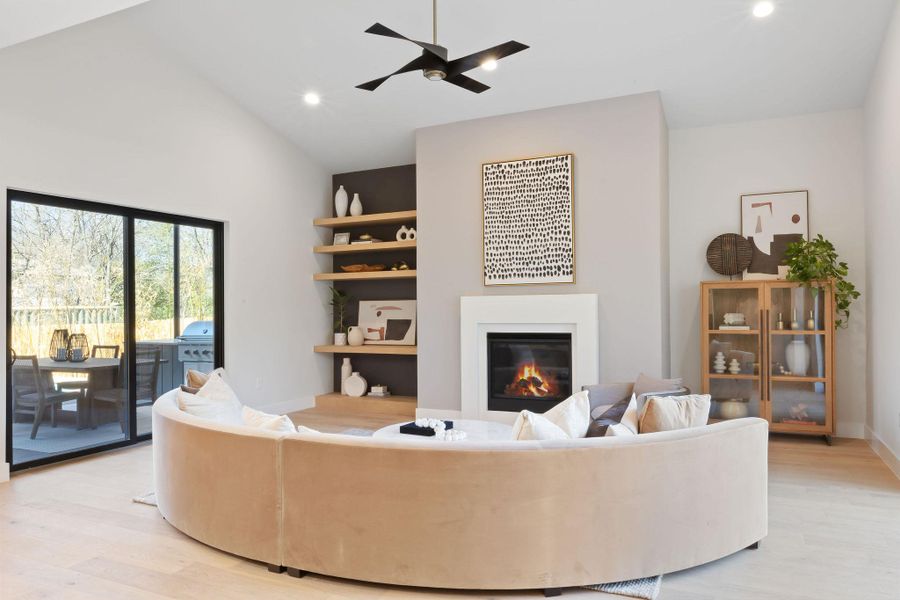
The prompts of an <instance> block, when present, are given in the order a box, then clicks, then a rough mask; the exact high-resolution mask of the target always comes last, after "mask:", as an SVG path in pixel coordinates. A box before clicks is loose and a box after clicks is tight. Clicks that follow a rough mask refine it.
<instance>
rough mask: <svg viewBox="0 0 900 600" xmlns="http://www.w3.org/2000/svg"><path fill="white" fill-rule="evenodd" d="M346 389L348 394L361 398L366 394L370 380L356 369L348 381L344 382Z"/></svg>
mask: <svg viewBox="0 0 900 600" xmlns="http://www.w3.org/2000/svg"><path fill="white" fill-rule="evenodd" d="M344 389H345V390H346V392H347V395H348V396H353V397H354V398H359V397H360V396H364V395H365V394H366V390H367V389H369V382H368V381H366V380H365V378H364V377H363V376H362V375H360V374H359V371H354V372H353V374H352V375H350V377H348V378H347V381H345V382H344Z"/></svg>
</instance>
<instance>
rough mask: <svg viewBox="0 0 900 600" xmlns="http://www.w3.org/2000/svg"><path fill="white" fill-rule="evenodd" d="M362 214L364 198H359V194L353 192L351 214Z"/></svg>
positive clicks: (355, 215)
mask: <svg viewBox="0 0 900 600" xmlns="http://www.w3.org/2000/svg"><path fill="white" fill-rule="evenodd" d="M361 214H363V205H362V200H360V199H359V194H353V202H351V203H350V216H351V217H358V216H359V215H361Z"/></svg>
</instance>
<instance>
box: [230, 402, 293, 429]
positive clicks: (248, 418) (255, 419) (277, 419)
mask: <svg viewBox="0 0 900 600" xmlns="http://www.w3.org/2000/svg"><path fill="white" fill-rule="evenodd" d="M241 421H243V422H244V425H249V426H250V427H256V428H257V429H269V430H271V431H285V432H288V433H293V432H295V431H297V428H296V427H294V422H293V421H291V418H290V417H288V416H287V415H270V414H268V413H264V412H263V411H261V410H256V409H255V408H250V407H249V406H244V407H243V408H241Z"/></svg>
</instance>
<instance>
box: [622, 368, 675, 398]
mask: <svg viewBox="0 0 900 600" xmlns="http://www.w3.org/2000/svg"><path fill="white" fill-rule="evenodd" d="M683 384H684V380H682V379H681V378H680V377H679V378H677V379H658V378H656V377H650V376H649V375H644V374H643V373H641V374H640V375H638V378H637V380H636V381H635V382H634V389H633V390H632V392H633V393H634V395H635V396H637V397H638V398H640V397H641V396H643V395H644V394H649V393H651V392H674V391H676V390H678V389H681V387H682V386H683Z"/></svg>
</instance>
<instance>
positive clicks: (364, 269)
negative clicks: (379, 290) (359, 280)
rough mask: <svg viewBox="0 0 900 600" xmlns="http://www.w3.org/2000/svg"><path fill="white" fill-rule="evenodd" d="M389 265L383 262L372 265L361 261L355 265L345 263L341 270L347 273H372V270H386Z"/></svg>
mask: <svg viewBox="0 0 900 600" xmlns="http://www.w3.org/2000/svg"><path fill="white" fill-rule="evenodd" d="M386 268H387V267H385V265H382V264H377V265H370V264H366V263H360V264H355V265H343V266H342V267H341V271H344V272H345V273H370V272H372V271H384V270H385V269H386Z"/></svg>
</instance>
